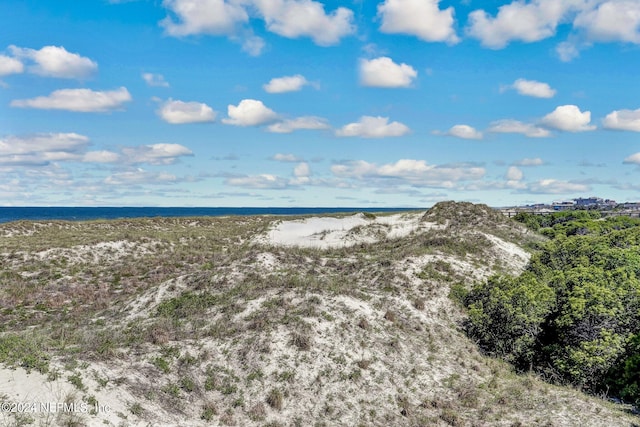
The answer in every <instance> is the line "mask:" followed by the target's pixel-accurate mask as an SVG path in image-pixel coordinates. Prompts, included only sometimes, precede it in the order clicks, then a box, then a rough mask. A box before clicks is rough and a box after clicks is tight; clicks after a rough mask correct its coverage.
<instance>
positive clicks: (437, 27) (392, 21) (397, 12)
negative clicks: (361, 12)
mask: <svg viewBox="0 0 640 427" xmlns="http://www.w3.org/2000/svg"><path fill="white" fill-rule="evenodd" d="M438 3H440V0H386V1H385V2H384V3H382V4H379V5H378V15H379V16H381V17H382V25H381V26H380V31H382V32H383V33H400V34H410V35H414V36H416V37H418V38H420V39H422V40H424V41H428V42H447V43H457V42H459V41H460V39H459V38H458V36H457V35H456V31H455V29H454V28H453V25H454V19H453V15H454V9H453V7H448V8H446V9H444V10H440V9H439V8H438Z"/></svg>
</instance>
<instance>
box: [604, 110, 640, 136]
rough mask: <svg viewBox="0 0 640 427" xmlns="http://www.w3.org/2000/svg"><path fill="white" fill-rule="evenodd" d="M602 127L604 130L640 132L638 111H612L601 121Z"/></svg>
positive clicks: (639, 113) (639, 114)
mask: <svg viewBox="0 0 640 427" xmlns="http://www.w3.org/2000/svg"><path fill="white" fill-rule="evenodd" d="M602 125H603V126H604V127H605V128H606V129H615V130H630V131H633V132H640V109H638V110H616V111H612V112H611V113H609V114H607V116H606V117H605V118H604V119H603V120H602Z"/></svg>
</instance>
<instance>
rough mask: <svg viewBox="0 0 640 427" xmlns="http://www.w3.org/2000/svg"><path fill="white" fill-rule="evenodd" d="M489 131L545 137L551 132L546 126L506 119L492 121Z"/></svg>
mask: <svg viewBox="0 0 640 427" xmlns="http://www.w3.org/2000/svg"><path fill="white" fill-rule="evenodd" d="M489 132H493V133H519V134H522V135H525V136H528V137H530V138H545V137H548V136H549V135H551V133H550V132H549V131H548V130H547V129H544V128H541V127H539V126H535V125H533V124H531V123H524V122H521V121H518V120H511V119H504V120H497V121H495V122H492V123H491V125H490V126H489Z"/></svg>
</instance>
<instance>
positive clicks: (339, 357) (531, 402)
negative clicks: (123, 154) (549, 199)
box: [0, 202, 640, 427]
mask: <svg viewBox="0 0 640 427" xmlns="http://www.w3.org/2000/svg"><path fill="white" fill-rule="evenodd" d="M320 219H326V218H320ZM317 220H318V218H311V217H286V218H283V217H270V216H255V217H226V218H140V219H129V220H113V221H89V222H66V221H46V222H14V223H8V224H2V225H0V265H1V267H2V269H1V271H2V275H1V276H0V285H1V287H0V304H1V307H0V320H1V323H0V325H2V330H1V331H0V362H1V363H2V367H0V377H1V378H2V380H3V382H0V386H2V384H6V387H4V388H2V389H0V395H3V397H4V398H5V400H11V399H15V398H16V395H15V394H12V393H14V392H16V390H21V393H23V394H22V395H23V396H25V395H27V396H48V397H47V398H48V399H49V400H52V401H61V402H63V401H69V402H73V401H77V402H91V403H92V407H93V405H94V404H96V405H97V407H104V405H108V406H109V408H110V411H102V410H99V411H93V412H90V413H73V414H69V413H59V414H48V418H37V417H35V416H34V417H30V418H24V417H23V418H20V417H17V416H15V415H14V414H11V413H8V414H0V417H4V418H0V425H11V426H13V425H113V426H120V425H122V426H128V425H131V426H136V425H148V424H154V423H160V424H163V425H187V426H189V425H190V426H200V425H203V426H204V425H211V424H214V425H247V426H260V427H262V426H267V425H270V426H276V425H281V426H289V425H292V426H296V425H305V426H306V425H312V426H329V425H332V426H333V425H356V426H360V425H362V426H405V425H416V426H494V425H499V426H515V425H548V426H564V425H566V426H569V425H575V424H576V423H579V424H582V425H585V426H589V425H593V426H596V425H611V426H615V425H624V426H631V425H633V423H634V422H636V420H637V418H636V417H634V416H632V415H630V414H628V410H629V409H630V406H628V405H627V406H625V405H613V404H612V403H610V402H608V401H606V400H603V399H601V398H599V397H594V396H592V395H589V394H585V393H583V392H581V391H580V390H578V389H576V388H575V387H566V386H562V385H561V384H562V383H567V384H569V383H571V378H573V377H569V380H562V381H561V380H556V379H555V378H550V377H548V376H546V375H547V373H546V372H545V371H542V370H539V369H536V366H537V365H535V362H536V361H537V360H538V359H537V358H536V357H537V356H535V355H534V352H535V350H536V348H537V347H536V346H535V343H536V342H537V340H540V339H541V338H542V335H541V333H540V332H539V330H542V329H544V327H545V323H544V321H541V319H545V320H546V319H547V318H548V306H547V305H545V302H553V304H551V305H550V306H551V307H556V306H557V302H555V301H556V299H554V298H553V297H555V295H556V293H552V292H551V291H549V290H548V289H547V288H546V287H545V286H547V287H550V285H548V284H545V283H544V282H541V281H540V282H539V281H538V279H535V280H534V278H535V277H537V276H535V274H537V271H538V270H542V269H543V267H542V266H541V267H536V268H537V269H536V270H532V267H531V265H538V264H541V263H543V261H544V259H546V258H542V255H541V254H542V253H543V249H544V248H545V247H547V245H551V244H552V243H553V242H554V241H555V239H554V238H553V237H552V236H551V234H549V233H550V232H549V231H544V230H546V229H548V228H550V229H554V228H553V227H555V226H556V225H557V230H558V236H560V234H561V232H560V231H559V230H561V229H567V230H569V229H570V230H573V229H574V228H571V227H573V226H571V227H570V224H569V222H570V221H565V222H563V223H561V224H560V223H559V224H554V225H553V226H551V227H549V226H544V227H543V226H540V229H541V230H542V231H543V233H544V234H545V235H546V236H547V237H545V236H544V235H542V234H539V233H538V232H534V231H532V230H531V229H528V228H527V227H525V226H524V225H523V224H522V223H518V222H515V221H513V220H510V219H507V218H505V217H504V216H502V215H500V214H499V213H497V212H495V211H494V210H492V209H490V208H488V207H486V206H482V205H472V204H468V203H453V202H448V203H440V204H438V205H436V206H435V207H434V208H433V209H430V210H429V211H428V212H426V213H425V212H405V213H402V214H397V216H394V215H390V214H387V213H379V214H376V215H366V216H365V215H361V214H360V215H339V216H332V220H335V221H343V222H341V223H340V222H339V223H338V224H342V226H344V227H347V224H352V225H353V227H352V228H349V229H345V230H341V229H340V227H341V225H337V226H336V227H337V228H336V229H335V230H333V231H332V230H327V231H324V232H322V233H320V232H318V234H317V235H314V238H316V239H317V241H316V243H318V245H317V246H313V247H305V246H300V245H298V244H296V245H287V244H285V243H281V242H286V241H287V240H286V239H280V240H270V239H272V238H273V233H275V232H277V231H278V230H294V229H295V230H297V229H299V228H300V227H304V226H305V225H309V224H312V223H313V224H317V223H318V221H317ZM619 221H620V223H619V224H623V223H624V221H623V220H619ZM612 224H613V223H612ZM282 225H295V227H280V226H282ZM279 227H280V228H279ZM562 227H564V228H562ZM593 227H596V226H595V225H594V226H593ZM600 227H605V226H603V225H601V226H600ZM612 227H613V225H612ZM605 228H606V227H605ZM605 228H602V230H604V229H605ZM624 229H628V230H632V229H633V227H626V228H624ZM624 229H623V228H621V229H620V230H613V228H612V230H613V231H611V232H610V233H605V232H604V231H602V232H601V233H600V234H598V236H601V237H604V236H607V235H609V234H611V233H615V232H619V231H623V230H624ZM576 230H578V229H576ZM639 230H640V229H639ZM338 232H339V233H342V234H340V235H341V236H344V237H345V239H346V240H344V239H343V240H340V239H334V237H335V233H338ZM332 233H333V234H332ZM580 233H582V232H578V231H576V233H574V234H575V235H581V234H580ZM566 234H567V233H565V235H566ZM280 237H282V236H280ZM592 237H596V236H595V235H594V236H592ZM624 239H626V237H624V238H622V239H616V240H615V241H616V242H619V243H620V246H621V247H622V246H623V241H624ZM565 240H566V239H565ZM295 241H296V242H298V241H299V239H298V240H295ZM345 242H348V244H346V243H345ZM320 244H322V245H320ZM558 251H559V252H558V253H560V252H561V251H560V249H558ZM530 254H533V255H530ZM530 257H531V260H532V261H531V263H529V259H530ZM527 265H529V267H527ZM541 265H542V264H541ZM525 268H526V272H525V273H524V274H525V276H523V277H529V279H527V280H525V279H518V277H519V276H518V275H519V274H520V273H521V272H522V271H523V270H525ZM603 269H604V267H603ZM545 271H546V270H545ZM620 274H622V272H621V273H620ZM496 275H499V276H496ZM616 277H618V276H616ZM520 280H522V282H520ZM529 282H532V283H535V286H533V288H532V289H531V290H528V288H526V286H528V284H529ZM478 283H481V284H484V285H477V284H478ZM516 284H518V285H517V286H519V287H517V286H516ZM476 285H477V286H485V287H486V289H487V291H486V292H487V293H491V292H493V291H492V290H491V289H493V287H498V288H500V289H502V288H504V289H506V290H505V293H506V294H508V298H511V300H514V301H516V303H517V304H515V305H516V306H517V307H519V308H518V310H520V311H519V312H518V313H517V316H514V319H507V320H508V322H505V323H504V325H502V324H500V325H499V326H501V327H504V328H505V329H508V330H509V333H511V334H512V335H513V336H512V335H509V334H507V333H505V334H503V335H502V336H501V337H502V338H501V339H502V340H503V343H502V344H500V347H498V346H495V348H499V351H498V350H495V348H494V347H492V345H493V344H492V342H491V338H492V337H491V336H490V334H489V333H486V332H485V338H482V339H481V337H482V333H483V332H482V324H481V323H479V322H477V320H478V319H481V318H482V316H481V315H480V312H481V311H483V310H484V308H485V307H489V306H488V305H486V304H484V303H483V305H482V310H479V309H478V307H479V306H480V304H479V302H480V301H481V299H482V298H481V297H480V295H481V292H480V289H481V288H480V287H478V288H474V286H476ZM498 285H499V286H498ZM543 285H544V286H543ZM512 288H513V289H518V290H519V291H522V292H519V293H518V292H516V291H513V290H512ZM625 289H626V288H625ZM516 294H517V295H518V296H519V295H520V294H524V296H523V297H522V298H523V300H522V301H520V300H519V299H518V298H516V297H514V295H516ZM474 295H478V297H476V299H475V300H473V296H474ZM500 298H502V299H499V301H502V300H509V299H508V298H507V297H502V296H501V297H500ZM511 300H509V301H511ZM491 301H493V300H491ZM526 301H528V302H531V303H532V304H531V305H527V304H524V302H526ZM607 301H608V300H607ZM521 303H522V304H521ZM626 303H629V304H632V303H634V302H633V301H632V298H631V296H628V298H627V299H625V304H626ZM464 304H467V305H468V306H469V307H471V308H470V309H467V308H465V306H464ZM473 304H476V305H475V306H473V307H472V305H473ZM518 304H520V305H518ZM554 304H556V305H554ZM474 307H475V308H474ZM491 307H492V308H491V310H493V311H491V310H487V312H486V313H485V314H486V318H482V319H483V320H485V321H487V322H494V324H496V320H492V319H491V318H490V316H491V315H492V314H493V313H494V312H496V313H498V312H500V307H499V305H498V304H494V306H491ZM625 307H626V306H625ZM629 307H631V305H630V306H629ZM605 308H608V306H606V305H605ZM474 310H476V311H474ZM598 310H599V309H598ZM476 312H477V313H476ZM616 313H619V312H616ZM521 319H526V321H522V322H520V320H521ZM567 319H569V320H572V319H574V318H573V317H571V316H568V317H567ZM616 320H619V321H623V319H622V318H620V319H618V318H616ZM466 322H471V323H470V324H469V328H465V325H466ZM474 322H475V323H474ZM518 322H520V323H518ZM624 322H626V323H624V324H625V325H626V324H630V323H629V322H631V320H630V318H629V319H626V320H624ZM473 325H475V327H476V328H477V331H475V332H474V330H473V329H472V327H473ZM488 325H489V324H487V325H486V326H485V327H487V328H488ZM567 325H570V322H568V323H567ZM616 331H617V329H616ZM468 333H471V334H472V335H471V336H472V337H473V338H472V339H470V338H469V335H468ZM474 334H475V335H474ZM516 335H517V337H520V338H521V339H520V340H519V341H518V340H517V339H515V338H513V337H515V336H516ZM510 337H511V338H510ZM603 337H604V336H603ZM602 339H605V338H602ZM606 339H609V340H610V341H607V342H618V341H616V339H617V338H616V337H614V336H612V335H609V336H606ZM478 342H479V343H480V344H481V347H478V346H477V343H478ZM631 342H632V341H630V343H631ZM532 343H533V344H532ZM624 343H626V341H625V342H624ZM625 345H626V346H625V347H624V350H625V351H631V350H632V347H631V344H625ZM624 354H626V353H624V351H623V352H622V353H620V355H621V356H620V357H622V356H623V355H624ZM616 360H617V361H618V362H619V363H617V364H615V363H614V364H612V365H611V370H610V371H607V373H605V376H604V377H603V378H614V376H613V374H609V372H613V369H615V368H620V369H621V368H622V367H624V366H626V365H624V364H622V359H616ZM526 363H530V364H531V366H532V367H531V368H528V367H527V368H525V365H526ZM514 366H515V368H514ZM589 366H591V365H589ZM593 366H595V367H596V368H597V369H599V371H597V372H601V371H602V369H603V368H602V366H603V365H593ZM597 369H596V370H597ZM562 372H564V371H562ZM567 372H573V371H570V370H568V369H567ZM624 372H626V375H633V371H632V370H629V371H624ZM607 375H608V376H607ZM13 378H17V379H15V380H13V381H14V382H11V381H12V379H13ZM617 378H623V376H618V377H617ZM543 380H547V381H543ZM576 384H578V383H576ZM606 384H609V383H606ZM27 386H28V388H26V389H25V387H27ZM610 387H613V385H610ZM583 389H584V390H587V391H589V392H590V393H591V394H593V392H594V391H595V390H600V389H599V388H597V387H591V383H585V385H584V386H583ZM51 390H53V391H55V394H54V395H50V393H51ZM48 393H49V394H48ZM43 398H44V397H43Z"/></svg>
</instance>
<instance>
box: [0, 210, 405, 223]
mask: <svg viewBox="0 0 640 427" xmlns="http://www.w3.org/2000/svg"><path fill="white" fill-rule="evenodd" d="M414 209H415V208H414ZM406 210H413V209H408V208H358V207H341V208H277V207H274V208H231V207H223V208H183V207H176V208H168V207H162V208H159V207H0V223H3V222H10V221H19V220H40V221H42V220H54V219H59V220H66V221H85V220H95V219H116V218H142V217H160V216H162V217H185V216H227V215H308V214H326V213H338V212H400V211H406Z"/></svg>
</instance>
